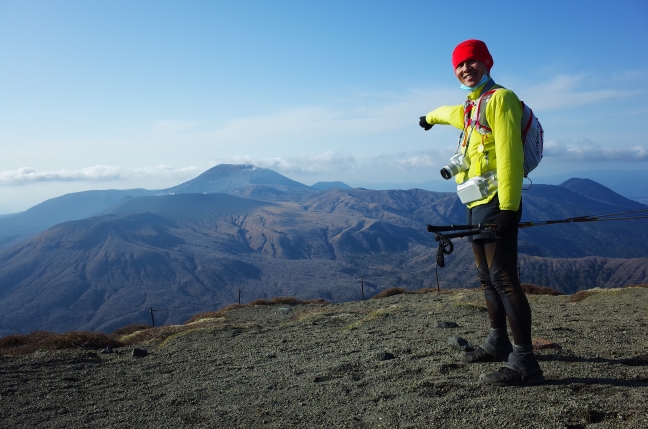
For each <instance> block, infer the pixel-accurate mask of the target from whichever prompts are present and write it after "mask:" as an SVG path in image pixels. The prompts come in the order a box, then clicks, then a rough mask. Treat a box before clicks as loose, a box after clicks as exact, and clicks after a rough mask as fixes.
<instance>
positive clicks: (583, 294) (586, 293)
mask: <svg viewBox="0 0 648 429" xmlns="http://www.w3.org/2000/svg"><path fill="white" fill-rule="evenodd" d="M623 289H624V288H610V289H604V288H600V287H597V288H594V289H587V290H579V291H578V292H576V293H575V294H573V295H572V297H571V298H569V302H580V301H582V300H584V299H585V298H587V297H590V296H595V295H602V294H606V295H615V294H617V293H621V291H622V290H623Z"/></svg>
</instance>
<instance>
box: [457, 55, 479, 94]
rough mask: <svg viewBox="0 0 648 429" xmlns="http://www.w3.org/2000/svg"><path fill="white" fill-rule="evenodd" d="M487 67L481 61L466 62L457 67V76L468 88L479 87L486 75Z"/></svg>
mask: <svg viewBox="0 0 648 429" xmlns="http://www.w3.org/2000/svg"><path fill="white" fill-rule="evenodd" d="M486 72H487V70H486V66H485V65H484V63H482V62H481V61H477V60H466V61H463V62H461V63H459V64H458V65H457V68H456V69H455V76H457V79H459V82H461V83H463V84H464V85H466V86H469V87H471V88H472V87H473V86H475V85H477V84H478V83H479V82H480V81H481V80H482V78H483V77H484V75H485V74H486Z"/></svg>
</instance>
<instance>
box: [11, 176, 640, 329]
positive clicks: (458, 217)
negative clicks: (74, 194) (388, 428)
mask: <svg viewBox="0 0 648 429" xmlns="http://www.w3.org/2000/svg"><path fill="white" fill-rule="evenodd" d="M584 185H587V186H590V185H589V184H584ZM260 187H266V185H253V186H248V187H247V188H246V189H248V190H250V189H256V190H259V189H261V188H260ZM266 188H267V189H270V188H271V187H266ZM272 189H274V192H273V193H272V195H273V198H274V199H275V201H260V200H253V199H249V198H241V197H237V196H234V195H229V194H218V193H207V194H204V193H186V194H182V193H179V194H174V195H160V196H142V197H133V198H124V199H122V200H120V201H119V202H117V203H116V204H113V205H112V206H111V207H109V208H107V209H105V210H103V211H102V212H101V213H100V215H98V216H95V217H91V218H87V219H82V220H77V221H70V222H64V223H61V224H58V225H56V226H54V227H52V228H50V229H49V230H47V231H45V232H43V233H41V234H39V235H37V236H35V237H33V238H31V239H30V240H27V241H25V242H23V243H21V244H19V245H16V246H13V247H11V248H9V249H5V250H4V251H2V252H0V306H1V308H2V309H3V312H1V313H0V335H2V334H7V333H11V332H15V331H21V332H25V331H30V330H34V329H47V330H56V331H64V330H71V329H91V330H94V329H98V330H104V331H109V330H111V329H114V328H116V327H120V326H123V325H126V324H128V323H134V322H146V321H147V320H148V317H149V316H150V315H149V314H148V310H149V309H150V308H151V307H152V308H155V309H156V310H157V311H158V313H156V320H158V321H159V323H176V322H179V321H182V320H183V319H186V318H188V317H189V316H190V315H192V314H195V313H196V312H199V311H205V310H213V309H215V308H219V307H222V306H224V305H227V304H230V303H233V302H236V299H237V295H238V292H239V291H242V293H243V300H244V302H249V301H251V300H253V299H256V298H269V297H274V296H281V295H291V296H296V297H299V298H302V299H313V298H320V297H321V298H325V299H329V300H332V301H345V300H353V299H360V296H361V295H360V293H361V291H360V288H359V286H360V283H359V278H360V277H363V283H362V285H363V286H364V288H365V290H364V292H365V293H366V294H367V295H368V296H370V295H372V294H375V293H376V292H378V291H380V290H383V289H385V288H387V287H392V286H400V287H410V288H420V287H434V286H435V277H436V276H435V274H437V273H436V272H435V256H436V250H437V243H436V242H435V241H434V236H433V235H432V234H429V233H427V232H426V230H425V225H426V224H428V223H430V224H438V225H447V224H462V223H464V221H465V207H464V206H463V205H462V204H461V203H460V202H459V200H458V198H457V196H456V195H455V194H453V193H435V192H428V191H423V190H420V189H412V190H409V191H373V190H367V189H347V190H343V189H329V190H326V191H317V192H315V193H312V194H302V195H301V196H300V198H297V202H295V201H294V200H295V198H294V194H292V193H290V192H289V191H286V192H284V191H281V190H280V189H276V188H272ZM576 189H577V190H579V192H581V191H582V189H585V188H583V187H576ZM582 192H585V191H582ZM282 198H284V201H283V202H282V201H281V199H282ZM600 199H601V198H598V199H590V198H588V197H586V196H584V195H579V194H578V193H575V192H573V191H572V190H570V189H568V188H567V187H566V186H550V185H535V186H534V187H533V188H532V189H531V190H529V191H526V192H525V193H524V203H523V206H524V210H523V212H524V216H523V220H536V221H537V220H547V219H560V218H566V217H574V216H582V215H592V214H599V213H609V212H614V211H620V210H624V208H625V207H626V206H623V205H619V204H624V200H621V199H612V200H611V201H612V202H611V203H608V202H602V201H600ZM647 226H648V220H643V221H625V222H594V223H588V224H569V225H552V226H541V227H537V228H529V229H525V230H521V233H520V253H521V260H522V261H523V274H522V275H523V278H524V281H526V282H531V283H540V284H550V285H555V286H556V287H558V288H560V289H563V290H564V291H574V290H578V289H583V288H587V287H591V286H592V284H595V285H606V284H613V285H619V284H620V283H622V282H623V281H636V282H642V283H643V282H648V273H646V272H645V270H643V271H642V270H640V269H639V268H638V267H641V266H642V265H641V264H644V265H648V227H647ZM453 241H454V244H455V251H454V253H453V254H452V255H448V256H447V258H446V266H447V267H446V269H444V270H440V272H439V273H438V274H439V277H440V282H441V284H442V285H443V286H444V287H458V286H476V282H475V273H474V270H473V269H472V266H473V262H472V252H471V249H470V246H469V245H468V243H467V242H466V240H465V239H454V240H453ZM555 257H561V258H572V259H571V260H569V261H565V260H560V259H559V260H556V259H554V258H555ZM574 258H577V259H574ZM619 258H625V259H619ZM631 258H632V259H631Z"/></svg>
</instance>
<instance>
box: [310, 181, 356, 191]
mask: <svg viewBox="0 0 648 429" xmlns="http://www.w3.org/2000/svg"><path fill="white" fill-rule="evenodd" d="M311 188H313V189H318V190H320V191H325V190H327V189H332V188H340V189H351V186H349V185H347V184H346V183H344V182H317V183H315V184H314V185H311Z"/></svg>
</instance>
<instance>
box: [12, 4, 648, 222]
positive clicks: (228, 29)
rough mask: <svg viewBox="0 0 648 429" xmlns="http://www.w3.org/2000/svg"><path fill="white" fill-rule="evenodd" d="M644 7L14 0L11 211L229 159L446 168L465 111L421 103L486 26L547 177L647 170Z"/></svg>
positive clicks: (341, 177) (378, 180) (340, 177)
mask: <svg viewBox="0 0 648 429" xmlns="http://www.w3.org/2000/svg"><path fill="white" fill-rule="evenodd" d="M460 5H463V7H460ZM647 20H648V2H646V1H645V0H636V1H626V0H618V1H615V2H609V1H606V2H603V1H600V0H594V1H578V0H574V1H564V0H562V1H556V0H547V1H544V2H522V1H519V0H515V1H497V0H493V1H490V2H473V3H471V4H465V3H457V2H450V1H445V2H440V1H439V2H437V1H434V2H431V1H429V0H428V1H414V0H412V1H410V0H398V1H380V0H375V1H359V0H358V1H353V2H352V1H348V0H347V1H342V0H340V1H338V0H327V1H320V0H308V1H304V0H300V1H297V0H295V1H283V0H273V1H261V0H259V1H256V0H254V1H253V0H250V1H248V0H237V1H236V2H234V1H217V0H214V1H166V0H154V1H148V0H138V1H132V0H110V1H90V2H89V1H86V0H79V1H68V0H56V1H51V0H41V1H35V0H16V1H14V0H0V154H1V155H0V213H14V212H19V211H22V210H26V209H28V208H29V207H32V206H34V205H35V204H38V203H40V202H42V201H44V200H46V199H48V198H53V197H56V196H60V195H63V194H66V193H70V192H78V191H84V190H91V189H131V188H146V189H163V188H166V187H170V186H174V185H177V184H179V183H182V182H184V181H187V180H190V179H192V178H194V177H196V176H197V175H199V174H200V173H202V172H204V171H206V170H207V169H209V168H211V167H213V166H215V165H218V164H223V163H227V164H252V165H255V166H258V167H264V168H270V169H272V170H274V171H277V172H279V173H281V174H283V175H285V176H287V177H289V178H291V179H293V180H297V181H299V182H302V183H304V184H307V185H312V184H314V183H316V182H319V181H343V182H345V183H347V184H348V185H350V186H354V187H356V186H362V187H366V188H381V189H384V188H385V187H386V186H391V187H398V186H401V185H402V186H409V185H411V184H416V183H423V182H428V181H436V180H440V176H439V169H440V168H441V167H442V166H444V165H446V164H447V162H448V160H449V158H450V157H451V156H452V154H453V152H454V150H455V146H456V140H457V136H458V130H456V129H454V128H452V127H444V126H437V127H434V128H433V129H432V130H431V131H428V132H424V131H423V130H422V129H421V128H420V127H419V126H418V120H419V119H418V118H419V117H420V116H422V115H424V114H426V113H427V112H429V111H430V110H433V109H434V108H436V107H438V106H442V105H456V104H461V103H463V101H464V99H465V96H466V92H465V91H463V90H461V89H460V88H459V82H458V81H457V79H456V77H455V76H454V73H453V69H452V65H451V62H450V58H451V53H452V50H453V49H454V47H455V46H456V45H457V44H458V43H460V42H462V41H463V40H466V39H473V38H476V39H481V40H483V41H485V42H486V44H487V45H488V47H489V50H490V52H491V54H492V56H493V58H494V66H493V68H492V70H491V75H492V77H493V79H494V80H495V81H496V82H497V83H499V84H501V85H503V86H505V87H507V88H509V89H511V90H513V91H514V92H515V93H516V94H517V95H518V97H519V98H520V99H521V100H523V101H524V102H525V103H526V104H528V105H529V106H530V107H531V108H532V109H533V111H534V113H535V114H536V116H537V117H538V118H539V120H540V122H541V123H542V125H543V128H544V130H545V151H544V155H545V158H544V159H543V161H542V163H541V164H540V166H539V167H538V168H537V169H536V170H535V171H534V172H533V173H531V174H532V175H533V176H534V177H536V178H540V179H541V178H542V177H544V176H547V177H549V176H551V175H555V174H559V173H564V172H571V171H574V172H578V171H591V170H601V169H605V170H610V169H612V170H614V169H616V170H620V171H629V170H646V169H647V167H648V142H647V141H646V131H645V128H646V125H647V122H648V121H647V120H646V118H647V117H648V103H646V101H645V100H646V98H647V93H648V56H647V55H646V52H647V51H646V47H645V44H646V42H648V25H646V22H647Z"/></svg>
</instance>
